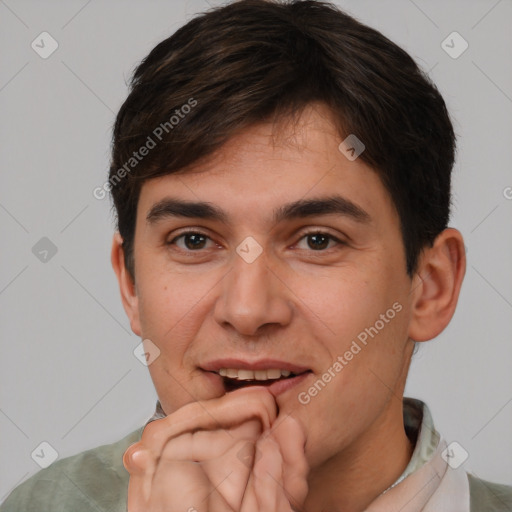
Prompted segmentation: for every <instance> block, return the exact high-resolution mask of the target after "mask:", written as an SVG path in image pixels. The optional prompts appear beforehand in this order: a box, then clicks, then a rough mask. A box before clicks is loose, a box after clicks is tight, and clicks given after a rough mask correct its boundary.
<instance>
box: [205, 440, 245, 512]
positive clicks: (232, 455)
mask: <svg viewBox="0 0 512 512" xmlns="http://www.w3.org/2000/svg"><path fill="white" fill-rule="evenodd" d="M254 453H255V442H251V441H245V440H239V441H238V442H236V443H234V444H232V445H231V446H230V447H229V449H228V450H227V451H226V452H225V453H223V454H222V455H221V456H219V457H218V458H216V459H211V460H207V461H205V462H203V463H202V464H201V465H202V467H203V470H204V472H205V474H206V475H207V477H208V479H209V481H210V482H211V484H212V485H213V487H214V488H215V490H216V491H217V492H218V493H219V494H221V495H222V496H223V498H224V499H225V501H226V503H227V504H228V505H229V506H230V507H231V508H232V509H233V510H236V511H239V510H240V506H241V503H242V498H243V495H244V492H245V489H246V488H247V482H248V480H249V475H250V473H251V470H252V468H253V464H254Z"/></svg>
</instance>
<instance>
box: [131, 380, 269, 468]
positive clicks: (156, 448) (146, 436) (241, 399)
mask: <svg viewBox="0 0 512 512" xmlns="http://www.w3.org/2000/svg"><path fill="white" fill-rule="evenodd" d="M276 412H277V411H276V403H275V400H274V397H273V396H272V395H271V394H270V393H269V392H268V390H267V389H266V388H265V387H263V386H251V387H249V388H243V389H239V390H236V391H233V392H231V393H227V394H226V395H224V396H222V397H220V398H214V399H210V400H204V401H203V400H202V401H198V402H192V403H189V404H186V405H184V406H183V407H182V408H181V409H178V410H177V411H176V412H174V413H172V414H170V415H169V416H167V417H166V418H162V419H160V420H155V421H153V422H151V423H150V424H148V425H147V426H146V427H145V429H144V431H143V433H142V437H141V440H140V441H139V444H140V447H141V448H144V447H146V448H148V449H150V450H151V451H152V452H153V453H154V454H155V456H156V457H157V458H158V457H159V456H160V454H161V452H162V450H163V448H164V446H165V444H166V443H167V442H168V441H169V440H170V439H172V438H173V437H176V436H178V435H181V434H183V433H185V432H188V431H191V430H201V429H204V430H208V429H219V428H229V427H234V426H237V425H240V424H242V423H244V422H246V421H248V420H249V419H252V418H258V419H259V420H260V422H261V424H262V425H263V428H264V429H266V428H269V427H270V425H271V424H272V422H273V421H274V420H275V418H276ZM136 444H137V443H136ZM135 449H136V448H134V449H133V451H134V450H135ZM133 451H132V452H131V453H130V455H131V454H132V453H133Z"/></svg>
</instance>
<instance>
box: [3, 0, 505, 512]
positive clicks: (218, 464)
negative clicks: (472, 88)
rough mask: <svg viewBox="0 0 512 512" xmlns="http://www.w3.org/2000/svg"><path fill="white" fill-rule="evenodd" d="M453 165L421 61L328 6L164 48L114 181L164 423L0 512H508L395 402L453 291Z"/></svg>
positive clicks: (130, 304)
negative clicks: (417, 346) (420, 345)
mask: <svg viewBox="0 0 512 512" xmlns="http://www.w3.org/2000/svg"><path fill="white" fill-rule="evenodd" d="M454 149H455V137H454V133H453V129H452V125H451V122H450V119H449V116H448V113H447V111H446V107H445V104H444V101H443V99H442V98H441V96H440V94H439V92H438V91H437V89H436V88H435V86H434V85H433V84H431V83H430V82H429V80H428V79H427V78H426V77H425V75H424V74H423V73H422V72H421V71H420V70H419V69H418V67H417V66H416V64H415V63H414V62H413V60H412V59H411V58H410V57H409V56H408V55H407V54H406V53H405V52H404V51H403V50H401V49H400V48H398V47H397V46H396V45H394V44H393V43H392V42H391V41H389V40H388V39H386V38H385V37H384V36H382V35H381V34H380V33H378V32H376V31H375V30H372V29H370V28H368V27H365V26H364V25H361V24H360V23H358V22H357V21H355V20H354V19H352V18H350V17H349V16H347V15H345V14H344V13H342V12H340V11H338V10H337V9H336V8H334V7H333V6H330V5H329V4H324V3H321V2H315V1H304V2H292V3H282V2H281V3H279V2H266V1H262V0H242V1H240V2H235V3H231V4H229V5H227V6H224V7H222V8H219V9H216V10H213V11H211V12H209V13H207V14H205V15H201V16H198V17H196V18H194V19H192V20H191V21H190V22H189V23H187V25H185V26H184V27H182V28H181V29H179V30H178V31H177V32H176V33H175V34H174V35H173V36H171V37H170V38H168V39H166V40H165V41H163V42H161V43H160V44H159V45H157V46H156V47H155V48H154V49H153V50H152V51H151V53H150V54H149V55H148V56H147V57H146V59H144V61H143V62H142V63H141V64H140V66H139V67H138V68H137V69H136V71H135V73H134V77H133V81H132V87H131V92H130V94H129V96H128V98H127V100H126V101H125V103H124V104H123V106H122V107H121V110H120V112H119V114H118V116H117V120H116V124H115V128H114V136H113V150H112V165H111V170H110V177H109V187H108V188H109V189H110V191H111V193H112V196H113V200H114V205H115V208H116V212H117V218H118V233H116V234H115V236H114V241H113V247H112V264H113V267H114V270H115V272H116V275H117V277H118V281H119V286H120V291H121V297H122V301H123V305H124V308H125V310H126V313H127V315H128V317H129V320H130V324H131V328H132V330H133V331H134V332H135V333H136V334H137V335H138V336H140V337H141V338H142V339H143V340H144V347H145V350H146V357H147V359H148V367H149V370H150V373H151V377H152V380H153V382H154V385H155V388H156V391H157V393H158V397H159V401H158V403H157V410H156V412H155V415H154V416H153V418H151V419H150V421H149V422H148V423H147V424H146V425H145V426H144V427H142V428H140V429H138V430H137V431H135V432H133V433H132V434H130V435H129V436H127V437H126V438H125V439H123V440H121V441H119V442H118V443H115V444H113V445H109V446H104V447H99V448H96V449H93V450H89V451H87V452H84V453H82V454H79V455H76V456H74V457H69V458H67V459H63V460H61V461H59V462H56V463H55V464H53V465H52V466H50V467H49V468H48V469H45V470H43V471H41V472H40V473H38V474H37V475H35V476H34V477H32V478H31V479H29V480H28V481H27V482H25V483H24V484H22V485H21V486H19V487H18V488H17V489H16V490H15V491H14V492H13V493H12V494H11V495H10V496H9V498H8V499H7V501H6V502H5V503H4V505H3V506H2V508H1V510H2V511H3V512H7V511H15V510H17V511H22V510H24V511H27V510H38V511H46V510H47V511H50V510H51V511H57V510H60V511H64V510H73V511H81V510H116V511H125V510H128V511H129V512H139V511H157V510H173V511H174V510H176V511H177V510H183V511H187V510H188V511H198V512H203V511H209V512H217V511H227V510H230V511H243V512H246V511H256V510H261V511H266V512H271V511H279V512H284V511H291V510H301V511H312V512H313V511H319V510H340V511H344V512H358V511H363V510H367V511H398V510H400V511H404V512H405V511H411V512H412V511H420V510H423V511H427V512H433V511H436V512H439V511H450V512H455V511H460V512H462V511H465V512H468V511H473V512H475V511H510V510H512V488H510V487H508V486H504V485H498V484H493V483H490V482H487V481H484V480H480V479H478V478H476V477H474V476H472V475H469V474H467V473H466V472H465V471H464V467H463V465H462V464H460V463H458V461H457V460H456V459H457V457H458V454H457V453H456V452H455V451H454V450H455V449H456V448H455V447H453V446H447V443H446V442H445V441H444V440H443V439H442V437H441V436H440V434H439V433H438V432H437V431H436V430H435V427H434V424H433V420H432V417H431V415H430V412H429V409H428V407H427V405H426V404H424V403H423V402H421V401H419V400H414V399H411V398H403V392H404V387H405V382H406V378H407V372H408V369H409V364H410V360H411V357H412V355H413V351H414V347H415V343H420V342H423V341H427V340H430V339H432V338H434V337H436V336H437V335H438V334H439V333H440V332H442V331H443V329H444V328H445V327H446V326H447V325H448V323H449V321H450V319H451V318H452V316H453V313H454V311H455V307H456V304H457V300H458V296H459V291H460V287H461V283H462V280H463V277H464V272H465V251H464V243H463V239H462V236H461V234H460V233H459V232H458V231H457V230H456V229H453V228H449V227H448V220H449V204H450V174H451V169H452V166H453V161H454Z"/></svg>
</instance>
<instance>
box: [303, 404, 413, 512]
mask: <svg viewBox="0 0 512 512" xmlns="http://www.w3.org/2000/svg"><path fill="white" fill-rule="evenodd" d="M389 405H390V406H389V407H388V408H386V410H385V411H383V413H382V415H381V416H379V418H377V420H376V421H375V422H374V423H373V425H372V426H371V427H370V428H369V429H368V430H366V431H365V432H364V433H363V434H362V435H361V436H359V438H358V439H357V440H356V441H355V442H354V443H352V444H351V445H350V446H349V447H348V448H347V449H345V450H343V451H342V452H340V453H338V454H336V455H335V456H334V457H332V458H330V459H329V460H328V461H327V462H325V463H324V464H323V465H322V466H320V467H319V468H317V469H315V470H313V471H311V473H310V476H309V479H308V484H309V492H308V495H307V498H306V501H305V503H304V507H303V508H304V510H318V511H320V510H329V511H338V510H339V511H343V512H362V511H363V510H365V509H366V508H367V507H368V505H369V504H370V503H371V502H372V501H374V500H375V498H377V496H379V494H381V493H382V492H383V491H385V490H386V489H387V488H388V487H390V486H391V485H393V484H394V483H395V481H396V480H397V479H398V478H399V477H400V475H401V474H402V473H403V471H404V470H405V468H406V467H407V464H408V463H409V461H410V460H411V456H412V452H413V450H414V446H413V445H412V444H411V442H410V441H409V439H408V438H407V436H406V434H405V431H404V427H403V411H402V402H401V401H399V400H397V399H396V398H392V399H391V401H390V404H389Z"/></svg>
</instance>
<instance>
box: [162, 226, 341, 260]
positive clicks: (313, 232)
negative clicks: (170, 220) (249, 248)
mask: <svg viewBox="0 0 512 512" xmlns="http://www.w3.org/2000/svg"><path fill="white" fill-rule="evenodd" d="M187 235H201V236H203V237H205V238H207V239H209V240H211V238H210V237H209V236H208V235H207V234H206V233H203V232H201V231H198V230H189V231H183V232H182V233H180V234H179V235H177V236H175V237H174V238H173V239H172V240H171V241H170V242H166V245H176V244H175V242H176V240H178V239H180V238H182V237H185V236H187ZM311 235H324V236H326V237H328V238H329V239H330V240H331V241H334V242H336V244H337V246H345V245H347V243H346V242H344V241H343V240H340V239H339V238H337V237H335V236H334V235H331V234H330V233H328V232H326V231H321V230H318V229H316V230H311V231H305V232H302V233H301V236H300V238H299V242H300V241H301V240H302V239H303V238H306V237H308V236H311ZM299 242H297V243H299ZM294 245H297V244H294ZM178 249H179V250H180V251H183V252H185V253H188V254H190V255H192V253H201V252H202V249H198V250H192V249H182V248H181V247H179V248H178ZM331 249H333V248H332V247H331V248H330V249H319V250H317V251H315V250H313V249H310V252H313V253H315V252H318V253H322V252H328V251H330V250H331Z"/></svg>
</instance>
